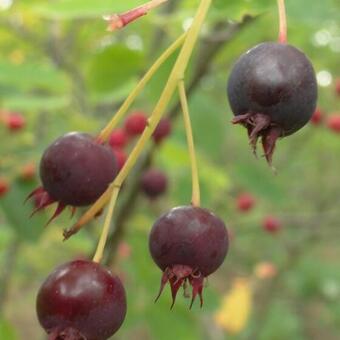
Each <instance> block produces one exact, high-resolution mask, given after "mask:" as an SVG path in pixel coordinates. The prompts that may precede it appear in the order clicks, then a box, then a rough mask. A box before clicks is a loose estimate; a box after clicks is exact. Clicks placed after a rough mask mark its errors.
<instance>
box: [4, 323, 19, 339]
mask: <svg viewBox="0 0 340 340" xmlns="http://www.w3.org/2000/svg"><path fill="white" fill-rule="evenodd" d="M0 339H3V340H18V339H19V338H18V336H17V334H16V332H15V329H14V328H13V326H12V325H10V324H9V323H8V322H7V321H5V320H4V319H1V318H0Z"/></svg>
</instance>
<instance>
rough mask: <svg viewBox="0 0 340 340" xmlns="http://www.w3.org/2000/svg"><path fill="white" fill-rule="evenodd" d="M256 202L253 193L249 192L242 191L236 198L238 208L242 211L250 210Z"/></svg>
mask: <svg viewBox="0 0 340 340" xmlns="http://www.w3.org/2000/svg"><path fill="white" fill-rule="evenodd" d="M255 203H256V200H255V198H254V196H253V195H251V194H249V193H242V194H240V195H239V196H238V197H237V199H236V205H237V209H238V210H239V211H242V212H248V211H250V210H251V209H252V208H253V207H254V205H255Z"/></svg>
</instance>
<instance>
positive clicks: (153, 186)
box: [141, 169, 168, 199]
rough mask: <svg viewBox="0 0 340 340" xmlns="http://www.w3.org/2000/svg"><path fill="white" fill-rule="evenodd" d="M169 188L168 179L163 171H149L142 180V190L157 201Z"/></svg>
mask: <svg viewBox="0 0 340 340" xmlns="http://www.w3.org/2000/svg"><path fill="white" fill-rule="evenodd" d="M167 186H168V178H167V176H166V175H165V173H164V172H163V171H160V170H157V169H149V170H147V171H145V172H144V174H143V175H142V178H141V189H142V191H143V193H144V194H145V195H146V196H147V197H149V198H150V199H155V198H157V197H158V196H160V195H162V194H164V193H165V191H166V189H167Z"/></svg>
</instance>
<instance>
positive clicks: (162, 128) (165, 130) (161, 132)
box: [152, 118, 171, 144]
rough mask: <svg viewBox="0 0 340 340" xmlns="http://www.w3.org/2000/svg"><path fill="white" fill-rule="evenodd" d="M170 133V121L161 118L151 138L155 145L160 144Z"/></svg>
mask: <svg viewBox="0 0 340 340" xmlns="http://www.w3.org/2000/svg"><path fill="white" fill-rule="evenodd" d="M170 133H171V120H170V119H169V118H162V119H161V120H160V122H159V123H158V125H157V127H156V129H155V131H154V133H153V134H152V138H153V140H154V142H155V143H157V144H159V143H161V142H162V141H163V140H164V139H165V138H166V137H168V136H169V135H170Z"/></svg>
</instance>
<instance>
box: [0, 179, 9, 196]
mask: <svg viewBox="0 0 340 340" xmlns="http://www.w3.org/2000/svg"><path fill="white" fill-rule="evenodd" d="M8 191H9V183H8V181H7V180H5V179H4V178H0V197H3V196H4V195H5V194H6V193H7V192H8Z"/></svg>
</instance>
